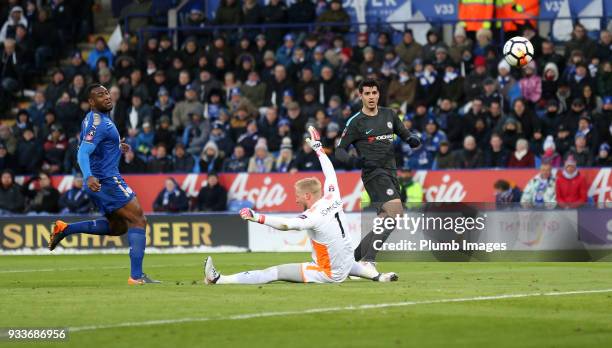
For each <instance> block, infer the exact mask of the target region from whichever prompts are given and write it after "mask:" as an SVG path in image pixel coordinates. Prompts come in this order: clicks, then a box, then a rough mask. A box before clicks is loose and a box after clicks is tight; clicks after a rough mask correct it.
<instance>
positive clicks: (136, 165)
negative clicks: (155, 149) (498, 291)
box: [119, 149, 147, 174]
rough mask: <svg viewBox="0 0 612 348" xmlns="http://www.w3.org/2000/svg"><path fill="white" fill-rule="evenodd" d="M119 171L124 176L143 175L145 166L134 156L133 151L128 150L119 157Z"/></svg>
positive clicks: (145, 169)
mask: <svg viewBox="0 0 612 348" xmlns="http://www.w3.org/2000/svg"><path fill="white" fill-rule="evenodd" d="M119 171H120V172H121V173H124V174H136V173H145V172H146V171H147V165H146V163H145V162H144V161H143V160H142V159H140V157H138V156H136V155H135V154H134V150H133V149H130V150H129V151H127V152H126V153H124V154H123V156H122V157H121V160H120V162H119Z"/></svg>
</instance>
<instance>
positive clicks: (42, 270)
mask: <svg viewBox="0 0 612 348" xmlns="http://www.w3.org/2000/svg"><path fill="white" fill-rule="evenodd" d="M201 265H202V264H201V263H192V264H189V265H180V266H181V267H190V266H201ZM175 266H176V265H167V264H166V265H151V266H145V268H163V267H175ZM128 268H129V267H128V266H105V267H79V268H76V267H74V268H40V269H35V268H34V269H14V270H0V274H3V273H33V272H67V271H95V270H106V269H128Z"/></svg>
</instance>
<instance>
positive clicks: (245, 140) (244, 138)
mask: <svg viewBox="0 0 612 348" xmlns="http://www.w3.org/2000/svg"><path fill="white" fill-rule="evenodd" d="M258 139H259V129H258V127H257V122H256V121H255V120H250V121H248V123H247V126H246V132H244V133H242V134H241V135H240V136H238V138H237V139H236V143H237V144H240V145H242V146H243V147H244V150H245V152H246V155H247V156H248V157H251V156H252V155H253V152H254V151H255V145H256V144H257V140H258Z"/></svg>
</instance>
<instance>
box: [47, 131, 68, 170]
mask: <svg viewBox="0 0 612 348" xmlns="http://www.w3.org/2000/svg"><path fill="white" fill-rule="evenodd" d="M67 148H68V140H67V139H66V135H65V134H64V131H63V129H62V127H61V126H60V125H59V124H54V125H52V126H51V134H49V136H48V137H47V139H46V141H45V143H44V145H43V149H44V155H43V166H42V168H43V170H45V171H46V172H48V173H50V174H57V173H61V172H62V165H63V163H64V154H65V153H66V149H67Z"/></svg>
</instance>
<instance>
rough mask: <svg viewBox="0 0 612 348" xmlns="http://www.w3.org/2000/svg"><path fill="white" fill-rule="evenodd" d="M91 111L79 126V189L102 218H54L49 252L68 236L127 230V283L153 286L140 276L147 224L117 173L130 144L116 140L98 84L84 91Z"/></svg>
mask: <svg viewBox="0 0 612 348" xmlns="http://www.w3.org/2000/svg"><path fill="white" fill-rule="evenodd" d="M86 92H87V95H88V97H89V106H90V107H91V111H90V112H89V113H88V114H87V115H86V116H85V119H84V120H83V123H82V124H81V135H80V140H81V142H80V144H79V151H78V154H77V159H78V162H79V166H80V167H81V171H82V172H83V178H84V180H85V181H86V182H87V187H86V188H85V190H86V191H87V194H89V196H90V197H91V198H92V200H93V201H94V203H95V204H96V206H97V207H98V208H99V209H100V211H101V212H102V214H104V215H105V216H106V219H99V220H91V221H83V222H76V223H72V224H67V223H65V222H64V221H62V220H57V221H56V222H55V225H54V226H53V231H52V232H51V238H50V240H49V250H53V249H55V247H56V246H57V245H58V244H59V243H60V242H61V241H62V239H64V238H66V237H67V236H69V235H71V234H74V233H87V234H97V235H111V236H120V235H123V234H125V233H126V232H127V234H128V241H129V244H130V261H131V268H130V277H129V278H128V284H130V285H141V284H146V283H159V281H156V280H152V279H150V278H149V277H147V276H146V274H144V273H143V272H142V261H143V259H144V252H145V244H146V237H145V227H146V224H147V220H146V218H145V216H144V213H143V211H142V208H141V207H140V203H138V199H137V198H136V195H135V194H134V191H132V189H131V188H130V187H129V186H128V185H127V184H126V183H125V181H124V180H123V178H122V177H121V174H119V159H120V157H121V153H122V152H127V151H128V150H129V148H130V146H129V145H128V144H126V143H124V142H122V141H121V139H120V138H119V132H118V131H117V127H115V124H114V123H113V120H111V119H110V117H109V116H108V112H110V111H111V110H112V109H113V102H112V100H111V96H110V93H109V92H108V90H107V89H106V88H105V87H104V86H102V85H100V84H92V85H90V86H88V87H87V91H86Z"/></svg>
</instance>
